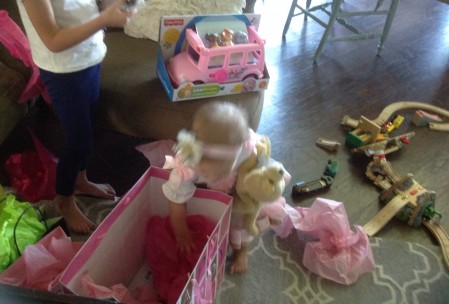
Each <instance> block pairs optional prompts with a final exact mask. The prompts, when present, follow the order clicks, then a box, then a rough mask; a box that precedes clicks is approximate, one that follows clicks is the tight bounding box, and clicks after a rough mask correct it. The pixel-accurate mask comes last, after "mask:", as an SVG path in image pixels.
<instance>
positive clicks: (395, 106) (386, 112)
mask: <svg viewBox="0 0 449 304" xmlns="http://www.w3.org/2000/svg"><path fill="white" fill-rule="evenodd" d="M403 109H420V110H426V111H429V112H433V113H436V114H438V115H441V116H444V117H446V118H448V119H449V111H447V110H445V109H443V108H440V107H437V106H434V105H430V104H427V103H423V102H418V101H399V102H395V103H392V104H390V105H388V106H386V107H385V108H384V109H383V110H382V112H381V113H380V114H379V116H378V117H377V118H376V119H374V121H375V122H376V123H377V124H378V125H379V126H381V125H383V124H384V123H386V122H387V121H388V119H389V118H390V117H391V115H393V114H394V113H395V112H397V111H399V110H403ZM429 128H430V129H431V130H437V131H449V123H430V124H429Z"/></svg>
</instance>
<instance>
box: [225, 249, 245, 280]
mask: <svg viewBox="0 0 449 304" xmlns="http://www.w3.org/2000/svg"><path fill="white" fill-rule="evenodd" d="M247 268H248V244H242V245H241V247H240V249H234V255H233V257H232V263H231V267H230V268H229V273H230V274H233V273H240V272H245V271H246V269H247Z"/></svg>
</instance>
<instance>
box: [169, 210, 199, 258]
mask: <svg viewBox="0 0 449 304" xmlns="http://www.w3.org/2000/svg"><path fill="white" fill-rule="evenodd" d="M168 208H169V214H170V221H171V226H172V228H173V231H174V233H175V237H176V242H177V245H178V248H179V249H180V250H181V251H183V252H187V253H190V252H191V250H192V249H193V248H194V247H195V244H194V242H193V239H192V232H191V231H190V229H189V227H188V226H187V214H186V204H178V203H174V202H169V205H168Z"/></svg>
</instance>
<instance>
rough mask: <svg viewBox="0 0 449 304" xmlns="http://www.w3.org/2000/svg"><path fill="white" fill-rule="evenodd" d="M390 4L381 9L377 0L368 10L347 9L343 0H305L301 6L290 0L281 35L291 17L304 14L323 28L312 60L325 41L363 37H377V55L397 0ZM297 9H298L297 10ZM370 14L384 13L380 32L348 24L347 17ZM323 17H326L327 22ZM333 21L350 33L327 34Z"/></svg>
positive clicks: (347, 6)
mask: <svg viewBox="0 0 449 304" xmlns="http://www.w3.org/2000/svg"><path fill="white" fill-rule="evenodd" d="M390 1H391V2H390V6H389V7H388V8H387V9H381V6H382V4H383V2H384V0H377V2H376V5H375V7H374V8H373V9H368V10H365V9H364V10H356V11H349V5H343V2H344V0H333V1H332V0H331V1H327V2H325V3H323V2H321V4H319V5H316V6H311V4H312V0H306V6H305V7H303V6H301V5H299V4H298V0H292V5H291V7H290V12H289V14H288V17H287V20H286V21H285V25H284V31H283V33H282V36H283V37H284V36H285V35H286V33H287V31H288V28H289V27H290V22H291V20H292V18H293V17H296V16H299V15H302V14H303V15H304V18H307V17H310V18H311V19H313V20H314V21H316V22H317V23H318V24H320V25H321V26H323V27H324V28H325V31H324V34H323V37H322V38H321V41H320V44H319V45H318V48H317V50H316V52H315V56H314V58H313V61H314V62H317V60H318V58H319V57H320V55H321V52H322V50H323V47H324V44H325V43H327V42H336V41H351V40H365V39H375V38H380V39H379V45H378V47H377V55H378V56H379V54H380V52H381V51H382V49H383V47H384V43H385V41H386V40H387V37H388V34H389V32H390V28H391V24H392V22H393V18H394V15H395V14H396V9H397V6H398V2H399V0H390ZM298 10H299V11H298ZM320 12H324V14H321V15H320ZM326 15H327V16H328V18H327V17H326V18H322V17H321V16H326ZM371 15H386V16H387V17H386V20H385V24H384V27H383V30H382V31H381V32H380V31H379V32H364V31H361V30H359V29H358V28H357V27H355V26H353V25H352V24H350V23H349V22H348V21H347V19H348V18H349V17H355V16H371ZM324 19H328V21H327V23H326V22H325V20H324ZM335 22H338V23H339V24H341V25H342V26H344V27H345V28H347V29H348V30H349V31H350V32H352V33H351V34H348V35H342V36H338V37H334V38H330V37H329V34H330V32H331V30H332V28H333V26H334V25H335Z"/></svg>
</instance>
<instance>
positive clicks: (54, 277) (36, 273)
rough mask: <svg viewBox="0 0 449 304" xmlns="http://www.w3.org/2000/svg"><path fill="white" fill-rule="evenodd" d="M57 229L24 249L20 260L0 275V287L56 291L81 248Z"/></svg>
mask: <svg viewBox="0 0 449 304" xmlns="http://www.w3.org/2000/svg"><path fill="white" fill-rule="evenodd" d="M81 246H82V243H72V241H71V238H70V237H68V236H67V235H66V234H65V232H64V230H62V228H61V227H59V226H58V227H56V228H55V229H54V230H52V231H51V232H50V233H49V234H47V235H46V236H44V237H43V238H42V239H41V240H40V241H39V242H37V243H36V244H33V245H28V246H27V247H26V248H25V250H24V252H23V254H22V256H21V257H20V258H19V259H17V260H16V261H15V262H14V263H13V264H12V265H11V266H9V267H8V268H7V269H6V270H5V271H3V272H2V273H0V283H2V284H8V285H14V286H20V287H26V288H34V289H40V290H46V291H54V290H56V289H57V285H58V278H59V276H60V275H61V273H62V272H63V270H64V269H65V268H66V267H67V265H68V264H69V262H70V261H71V260H72V258H73V257H74V256H75V254H76V252H77V251H78V250H79V249H80V248H81Z"/></svg>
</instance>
